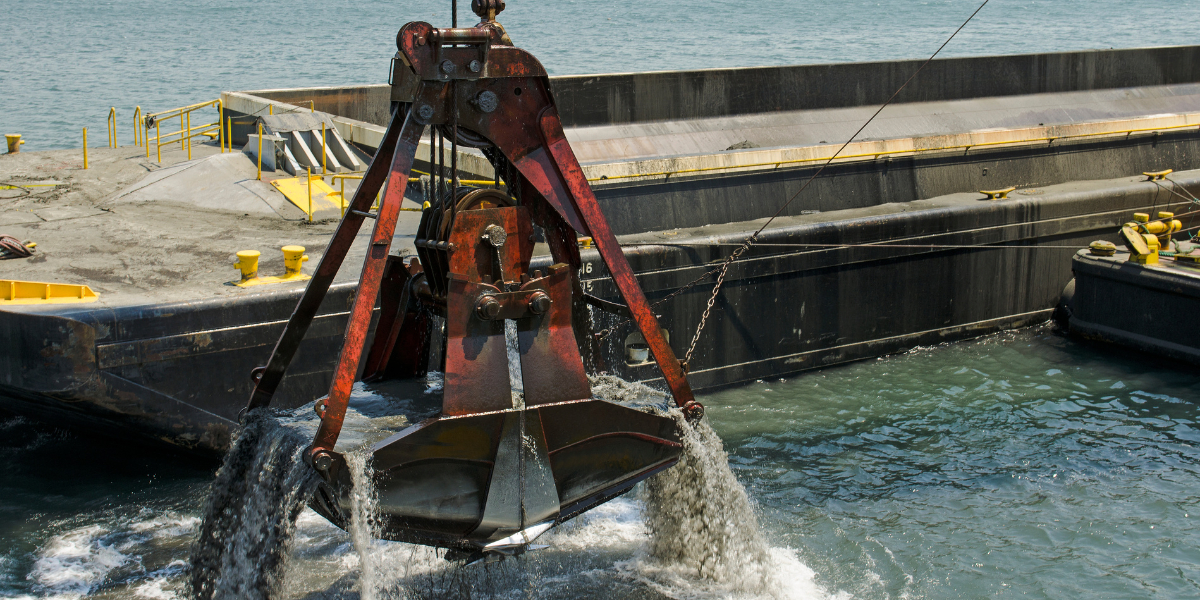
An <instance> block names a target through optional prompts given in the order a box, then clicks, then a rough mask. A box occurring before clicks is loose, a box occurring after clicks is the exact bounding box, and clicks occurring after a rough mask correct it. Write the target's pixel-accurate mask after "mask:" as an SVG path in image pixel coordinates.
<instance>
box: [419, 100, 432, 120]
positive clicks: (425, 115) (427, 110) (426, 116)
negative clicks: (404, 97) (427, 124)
mask: <svg viewBox="0 0 1200 600" xmlns="http://www.w3.org/2000/svg"><path fill="white" fill-rule="evenodd" d="M417 116H418V117H421V120H422V121H428V120H430V119H432V118H433V107H432V106H430V105H428V104H422V105H421V106H418V107H417Z"/></svg>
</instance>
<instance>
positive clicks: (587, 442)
mask: <svg viewBox="0 0 1200 600" xmlns="http://www.w3.org/2000/svg"><path fill="white" fill-rule="evenodd" d="M679 452H680V439H679V432H678V430H677V426H676V421H675V420H673V419H670V418H667V417H662V416H658V415H653V414H649V413H646V412H642V411H639V410H634V409H631V408H627V407H624V406H620V405H617V404H613V403H611V402H606V401H603V400H577V401H570V402H561V403H556V404H550V405H543V406H537V407H531V408H522V409H513V410H506V411H497V412H490V413H484V414H474V415H467V416H461V417H447V418H438V419H432V420H429V421H426V422H424V423H421V424H419V425H416V426H413V427H410V428H408V429H406V430H404V431H402V432H400V433H398V434H396V435H394V436H392V437H390V438H388V439H386V440H384V441H382V442H379V443H378V444H376V445H375V446H374V448H373V449H372V453H373V463H374V477H375V490H376V493H377V495H378V512H379V515H378V518H379V523H380V526H381V533H382V536H383V537H384V538H386V539H390V540H395V541H403V542H410V543H418V544H426V545H432V546H444V547H450V548H455V549H458V550H462V551H465V552H471V553H475V552H499V553H506V554H507V553H514V552H519V551H521V550H522V549H524V548H525V547H526V545H527V544H528V543H529V542H532V541H533V539H534V538H536V537H537V536H538V535H540V534H542V533H543V532H545V531H546V530H548V529H549V528H550V527H552V526H554V525H555V524H557V523H559V522H562V521H565V520H567V519H570V518H571V517H573V516H575V515H577V514H579V513H582V512H584V511H586V510H588V509H590V508H592V507H593V506H596V505H597V504H600V503H602V502H605V501H607V500H610V499H612V498H613V497H615V496H617V495H620V494H623V493H625V492H626V491H628V490H629V489H630V488H631V487H633V485H634V484H635V483H637V482H638V481H641V480H642V479H645V478H646V477H648V476H650V475H653V474H654V473H657V472H658V471H661V470H662V469H665V468H667V467H669V466H671V465H673V464H674V463H675V462H676V461H677V460H678V459H679ZM333 468H334V469H335V472H334V477H333V482H334V483H333V484H332V485H330V484H322V486H321V488H320V490H319V491H318V494H317V496H316V499H315V500H314V503H313V508H315V509H316V510H317V511H318V512H320V513H321V514H322V515H324V516H325V517H327V518H328V519H330V520H331V521H333V522H334V523H337V524H339V525H340V526H342V527H347V526H348V525H349V519H350V511H351V502H350V497H351V493H352V490H353V482H352V481H351V477H350V472H349V469H348V468H347V467H346V465H345V463H344V459H343V458H342V457H340V456H339V457H338V458H337V459H336V460H335V465H334V467H333Z"/></svg>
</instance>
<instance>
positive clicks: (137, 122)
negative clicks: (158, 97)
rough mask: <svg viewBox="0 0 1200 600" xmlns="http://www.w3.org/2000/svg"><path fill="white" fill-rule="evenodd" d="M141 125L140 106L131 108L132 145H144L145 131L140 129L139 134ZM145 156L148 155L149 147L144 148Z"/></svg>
mask: <svg viewBox="0 0 1200 600" xmlns="http://www.w3.org/2000/svg"><path fill="white" fill-rule="evenodd" d="M141 127H142V107H140V106H138V107H137V108H134V109H133V145H134V146H143V145H145V142H146V135H145V131H140V134H141V135H140V136H139V130H140V129H141ZM146 156H150V149H149V148H147V149H146Z"/></svg>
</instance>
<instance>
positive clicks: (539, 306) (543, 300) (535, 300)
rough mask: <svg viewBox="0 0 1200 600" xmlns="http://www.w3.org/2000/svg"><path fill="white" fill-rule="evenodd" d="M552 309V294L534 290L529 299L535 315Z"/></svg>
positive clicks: (531, 310) (530, 307)
mask: <svg viewBox="0 0 1200 600" xmlns="http://www.w3.org/2000/svg"><path fill="white" fill-rule="evenodd" d="M548 310H550V296H548V295H546V292H534V294H533V297H531V298H530V299H529V312H531V313H533V314H535V315H542V314H546V311H548Z"/></svg>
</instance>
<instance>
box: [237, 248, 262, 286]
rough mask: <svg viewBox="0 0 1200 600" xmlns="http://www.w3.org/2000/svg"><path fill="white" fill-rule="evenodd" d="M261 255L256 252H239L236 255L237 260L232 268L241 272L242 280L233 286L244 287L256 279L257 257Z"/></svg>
mask: <svg viewBox="0 0 1200 600" xmlns="http://www.w3.org/2000/svg"><path fill="white" fill-rule="evenodd" d="M261 254H262V253H261V252H259V251H258V250H241V251H239V252H238V253H237V257H238V259H237V261H235V262H234V263H233V266H234V267H236V268H237V269H238V270H239V271H241V272H242V279H241V281H239V282H237V283H236V284H235V285H245V284H247V283H250V282H251V281H254V280H255V279H258V257H259V256H260V255H261Z"/></svg>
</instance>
